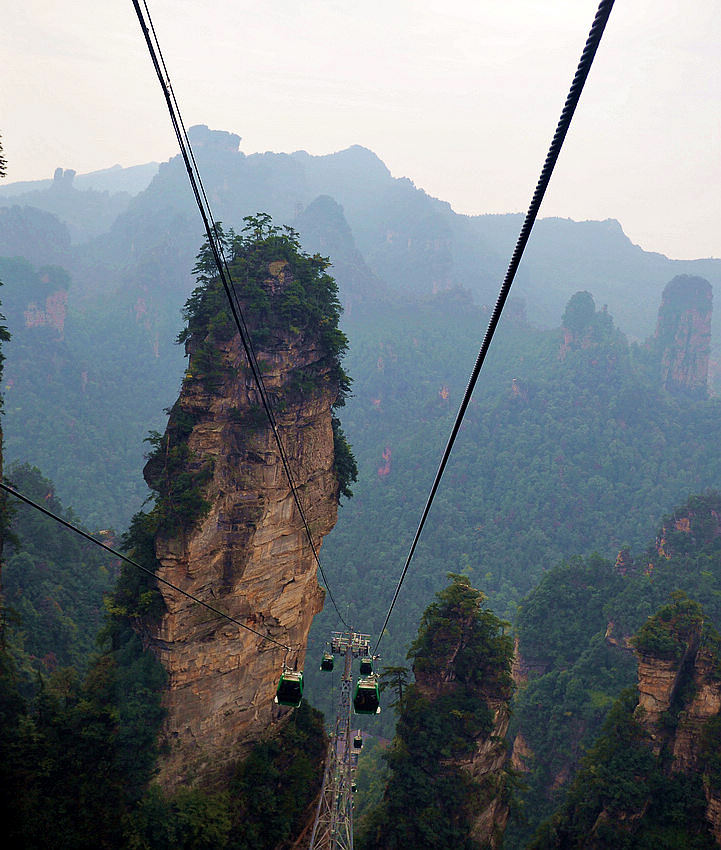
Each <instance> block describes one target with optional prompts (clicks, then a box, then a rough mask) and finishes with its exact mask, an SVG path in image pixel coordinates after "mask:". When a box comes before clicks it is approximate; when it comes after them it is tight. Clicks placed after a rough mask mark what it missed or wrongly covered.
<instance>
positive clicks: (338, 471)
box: [331, 416, 358, 499]
mask: <svg viewBox="0 0 721 850" xmlns="http://www.w3.org/2000/svg"><path fill="white" fill-rule="evenodd" d="M331 423H332V425H333V458H334V459H333V469H334V470H335V476H336V478H337V479H338V487H339V492H340V495H341V496H345V497H346V499H350V497H351V496H352V495H353V491H352V490H351V489H350V485H351V483H352V482H353V481H357V480H358V466H357V465H356V462H355V458H354V457H353V450H352V449H351V447H350V443H349V442H348V440H347V439H346V436H345V434H344V433H343V429H342V428H341V427H340V419H338V417H337V416H334V417H333V418H332V419H331Z"/></svg>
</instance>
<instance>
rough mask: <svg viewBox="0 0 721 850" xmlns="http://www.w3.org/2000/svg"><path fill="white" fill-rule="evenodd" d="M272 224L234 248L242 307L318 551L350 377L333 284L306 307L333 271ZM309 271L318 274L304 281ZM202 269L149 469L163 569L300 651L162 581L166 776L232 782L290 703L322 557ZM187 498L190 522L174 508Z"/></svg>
mask: <svg viewBox="0 0 721 850" xmlns="http://www.w3.org/2000/svg"><path fill="white" fill-rule="evenodd" d="M273 233H275V236H273V239H275V238H276V237H277V239H276V241H278V240H279V241H278V244H277V245H275V247H274V246H273V244H272V239H271V237H270V236H268V235H267V234H266V236H265V238H264V239H260V236H261V235H262V232H258V233H256V236H257V237H258V239H256V244H255V249H254V250H255V253H254V254H253V255H252V256H248V254H249V251H250V249H249V248H248V244H249V243H248V242H247V240H246V243H243V241H242V240H240V241H239V242H238V245H237V246H236V248H235V249H234V251H235V255H236V256H235V261H236V263H237V262H238V260H239V257H238V256H237V255H238V254H239V255H240V261H241V265H239V266H237V268H236V275H237V276H238V277H239V278H241V279H242V278H243V275H244V274H245V288H243V287H241V288H240V295H241V297H240V304H241V308H242V309H243V310H244V311H245V312H246V315H247V317H248V319H247V321H248V324H249V327H250V332H251V336H252V337H253V338H254V340H255V346H256V355H257V359H258V363H259V366H260V369H261V372H262V377H263V381H264V384H265V387H266V390H267V392H268V395H269V397H270V399H271V401H272V402H273V406H274V409H275V418H276V422H277V431H278V435H279V437H280V440H281V443H282V445H283V446H284V448H285V453H286V455H287V460H288V463H289V466H290V469H291V472H292V475H293V478H294V481H295V484H296V486H297V492H298V496H299V498H300V501H301V504H302V505H303V508H304V510H305V514H306V518H307V520H308V523H309V526H310V529H311V532H312V538H313V543H314V545H315V547H316V549H319V548H320V545H321V542H322V539H323V536H324V535H325V534H327V533H328V532H329V531H330V530H331V529H332V528H333V526H334V524H335V522H336V512H337V504H338V495H339V481H338V476H337V475H336V471H335V455H334V428H333V421H332V406H333V405H334V404H336V403H337V402H338V400H339V397H340V395H341V392H342V390H341V384H342V378H343V377H344V376H343V373H342V370H340V369H339V366H338V360H337V356H335V355H334V352H333V351H330V353H329V350H330V349H329V343H328V340H329V336H328V333H327V332H326V333H325V335H324V333H323V328H324V327H326V326H327V325H331V326H332V327H335V324H336V321H337V309H336V307H337V302H335V299H334V296H333V291H334V290H333V291H332V292H330V295H329V298H330V300H329V302H328V303H329V304H330V305H331V314H332V315H330V316H328V315H322V310H321V311H320V312H318V311H317V310H316V311H315V312H316V313H318V315H315V313H313V311H311V312H310V313H309V312H308V311H307V310H306V309H305V305H304V304H303V303H302V302H303V299H306V298H311V299H314V298H315V299H316V300H318V299H317V298H316V296H317V293H314V291H313V286H314V285H315V284H318V281H319V280H320V281H321V282H320V284H318V285H319V286H331V285H332V284H333V282H332V280H331V279H330V278H328V277H327V276H326V275H324V272H323V269H324V268H325V264H323V262H322V261H321V260H320V258H309V257H306V256H305V255H303V256H302V257H301V258H300V259H302V261H303V262H302V264H301V265H302V268H301V269H300V271H299V268H298V262H299V258H298V252H297V250H295V249H294V248H293V246H295V248H297V243H294V241H293V239H292V238H290V239H289V238H287V237H284V236H283V237H280V236H278V234H277V232H276V231H275V229H273ZM272 235H273V234H272V233H271V236H272ZM258 244H260V248H258ZM278 245H280V246H284V250H282V251H280V252H278V250H277V249H278ZM274 256H275V257H278V256H279V258H278V259H272V258H273V257H274ZM243 257H245V260H244V259H243ZM313 262H315V263H316V265H315V266H314V267H313V265H312V264H313ZM309 268H311V270H312V271H313V274H311V275H310V278H308V271H309ZM303 274H305V275H306V278H307V279H309V280H310V284H308V286H306V290H305V291H303ZM201 279H203V278H201ZM204 280H205V286H204V287H202V286H201V287H200V288H199V290H196V292H195V293H194V296H193V297H194V298H195V301H193V298H191V300H190V301H189V302H188V307H187V308H186V318H188V319H189V330H188V332H186V334H185V336H184V339H185V344H186V351H187V353H188V354H189V366H188V372H187V374H186V377H185V380H184V381H183V386H182V390H181V393H180V397H179V399H178V401H177V402H176V404H175V406H174V407H173V408H172V410H171V411H170V417H169V421H168V428H167V430H166V433H165V434H164V435H163V437H162V438H161V439H156V447H155V451H154V453H153V454H152V456H151V457H150V459H149V461H148V464H147V465H146V468H145V476H146V480H147V481H148V483H149V484H150V486H151V487H153V488H154V489H155V490H156V491H157V492H159V493H160V494H161V499H160V505H161V508H162V509H163V510H164V520H163V522H162V523H161V528H160V530H159V531H158V533H157V535H156V538H155V550H156V556H157V560H158V562H159V564H160V567H159V569H158V574H159V576H160V577H161V578H163V579H165V580H166V581H168V582H171V583H172V584H174V585H176V586H178V587H179V588H181V589H182V590H183V591H185V592H186V593H188V594H191V595H192V596H194V597H197V598H199V599H202V600H203V601H205V602H207V603H209V604H211V605H213V606H214V607H216V608H218V609H220V610H222V611H224V612H227V614H229V615H230V616H231V617H233V618H235V619H236V620H238V621H239V622H240V623H243V624H245V625H247V626H248V627H250V628H252V629H254V630H255V631H256V632H259V633H260V634H262V635H268V636H270V637H273V638H275V639H276V640H277V641H278V642H279V643H280V644H285V645H287V646H289V647H291V648H292V650H293V651H292V652H290V653H286V651H285V650H284V649H283V648H282V647H281V646H279V645H278V644H275V643H271V642H269V641H267V640H263V639H262V638H261V637H258V636H256V635H255V634H253V633H251V632H249V631H247V630H245V629H243V628H241V627H240V626H238V625H235V624H234V623H232V622H230V621H229V620H227V619H224V618H220V617H217V616H215V615H214V614H213V613H212V612H210V611H208V610H207V609H206V608H204V607H202V606H200V605H198V604H197V603H196V602H194V601H193V600H192V599H189V598H188V597H186V596H184V595H182V594H180V593H178V592H177V591H174V590H173V589H172V588H169V587H168V586H167V585H162V584H161V585H160V590H161V592H162V595H163V598H164V601H165V607H166V611H165V613H164V614H163V616H162V619H161V620H160V622H159V623H158V624H157V626H156V627H155V628H154V630H153V633H152V639H151V645H152V646H153V647H154V650H155V652H156V654H157V656H158V658H159V659H160V661H161V663H162V664H163V666H164V668H165V669H166V671H167V674H168V684H167V689H166V692H165V694H164V705H165V708H166V709H167V717H166V720H165V724H164V727H163V731H162V733H161V744H163V745H164V747H163V748H162V749H163V752H164V754H163V755H162V756H161V760H160V776H159V780H160V782H161V784H162V785H163V786H164V787H165V788H167V789H172V788H174V787H177V786H178V785H179V784H180V783H182V784H190V785H193V784H196V785H197V784H199V783H203V784H207V783H208V782H210V783H211V784H213V783H215V782H217V781H222V779H223V778H224V777H225V776H227V775H228V773H229V771H230V770H231V769H232V766H233V765H234V764H235V763H236V762H237V761H238V759H239V758H241V757H242V756H243V755H244V754H245V753H246V752H247V750H248V748H249V746H250V745H251V744H252V743H253V742H254V741H257V740H258V739H259V738H260V737H261V736H262V735H263V734H264V733H265V732H266V731H267V730H268V729H269V727H271V726H272V725H273V724H274V723H276V722H278V720H279V718H280V717H281V716H282V715H283V714H287V709H279V708H278V707H277V706H275V705H274V696H275V689H276V685H277V682H278V679H279V676H280V673H281V671H282V669H283V665H284V663H287V664H288V665H290V666H291V667H294V666H296V665H297V669H302V668H303V663H304V656H305V646H306V639H307V635H308V630H309V629H310V625H311V622H312V619H313V616H314V615H315V614H316V613H318V611H320V610H321V607H322V605H323V591H322V590H321V588H320V587H319V585H318V582H317V579H316V568H317V567H316V561H315V559H314V556H313V553H312V550H311V547H310V544H309V542H308V539H307V536H306V532H305V529H304V527H303V523H302V519H301V516H300V514H299V511H298V508H297V506H296V504H295V501H294V496H293V493H292V491H291V488H290V485H289V481H288V477H287V475H286V472H285V470H284V465H283V462H282V460H281V456H280V453H279V450H278V447H277V445H276V441H275V438H274V435H273V430H272V428H271V427H270V425H269V422H268V420H267V418H266V416H265V414H264V412H263V409H262V406H261V404H260V397H259V394H258V389H257V387H256V385H255V383H254V380H253V377H252V374H251V371H250V369H249V367H248V360H247V357H246V353H245V351H244V349H243V345H242V343H241V339H240V336H239V334H238V333H237V331H236V328H235V325H234V323H232V322H231V321H230V316H229V313H228V310H227V303H223V297H224V295H223V294H222V292H220V290H219V284H218V283H217V281H215V282H212V281H211V282H209V281H208V278H207V277H206V278H204ZM313 280H315V284H314V283H313ZM294 299H295V300H294ZM320 300H321V301H322V299H320ZM296 302H299V303H296ZM317 306H318V305H317V304H315V305H314V307H317ZM181 336H182V335H181ZM336 347H337V346H336ZM330 348H332V346H330ZM336 354H337V352H336ZM178 482H180V485H179V483H178ZM181 485H182V486H183V487H185V488H186V490H185V491H182V492H181V489H180V487H181ZM185 508H187V510H188V511H189V512H190V513H191V522H189V523H188V522H185V523H184V522H183V521H182V518H181V519H178V518H177V516H176V515H177V513H178V512H179V511H181V512H182V510H184V509H185ZM193 512H195V514H196V515H193Z"/></svg>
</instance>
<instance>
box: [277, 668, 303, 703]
mask: <svg viewBox="0 0 721 850" xmlns="http://www.w3.org/2000/svg"><path fill="white" fill-rule="evenodd" d="M302 699H303V672H302V671H301V672H296V671H295V670H283V672H282V674H281V676H280V682H278V688H277V690H276V692H275V702H277V703H278V705H289V706H291V707H292V708H298V706H299V705H300V703H301V700H302Z"/></svg>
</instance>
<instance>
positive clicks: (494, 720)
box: [412, 585, 513, 848]
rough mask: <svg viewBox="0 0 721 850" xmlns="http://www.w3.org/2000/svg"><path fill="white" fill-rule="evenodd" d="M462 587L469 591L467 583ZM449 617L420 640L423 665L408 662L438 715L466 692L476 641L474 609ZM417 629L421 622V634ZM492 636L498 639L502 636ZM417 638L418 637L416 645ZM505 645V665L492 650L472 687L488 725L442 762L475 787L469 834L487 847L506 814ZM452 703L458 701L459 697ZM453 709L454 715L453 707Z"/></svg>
mask: <svg viewBox="0 0 721 850" xmlns="http://www.w3.org/2000/svg"><path fill="white" fill-rule="evenodd" d="M467 587H468V588H469V589H470V586H469V585H467ZM451 611H453V609H451ZM461 611H462V613H461ZM427 613H428V612H427ZM444 613H446V612H444ZM446 616H449V615H448V614H446ZM452 616H455V617H457V618H458V622H456V623H452V620H451V623H452V624H450V625H449V624H448V622H449V621H448V620H445V621H443V622H442V624H439V625H437V626H436V625H435V624H433V625H431V626H430V628H429V629H428V633H427V637H426V639H427V640H429V643H428V644H427V645H426V646H425V648H424V650H425V651H428V650H432V654H433V659H432V661H431V662H430V663H429V661H428V659H427V658H426V657H424V656H417V657H416V660H415V663H414V665H413V672H414V675H415V684H416V688H417V689H418V693H419V694H420V695H421V696H422V697H423V698H424V699H426V700H428V703H429V705H430V706H431V708H430V711H431V712H434V713H435V712H438V713H439V714H440V713H441V712H442V711H448V710H449V707H450V706H451V702H450V701H452V700H454V699H458V698H459V697H460V695H461V694H463V693H464V692H466V693H467V691H468V687H469V678H470V677H469V671H468V669H467V667H468V664H469V661H470V658H471V656H469V655H468V652H469V647H470V646H472V645H473V644H474V640H475V641H478V638H477V637H474V636H473V632H474V629H475V628H477V625H475V620H476V617H477V614H476V613H475V612H473V611H472V610H468V609H466V610H463V609H462V607H461V606H459V607H458V609H456V610H455V611H454V612H453V615H452ZM485 616H486V617H487V616H488V615H487V614H486V615H485ZM491 616H492V615H491ZM429 619H430V618H429ZM489 621H490V618H489ZM489 632H490V629H489ZM422 633H423V626H421V635H422ZM495 640H501V641H502V640H503V638H495ZM421 641H422V638H419V641H418V642H417V644H416V645H418V644H419V643H420V642H421ZM508 644H509V645H508V650H509V652H508V657H507V662H508V669H505V667H504V664H503V662H502V661H501V653H498V654H497V655H496V663H497V667H496V669H492V670H491V669H489V670H487V671H484V672H485V675H483V676H481V677H480V682H479V683H478V684H477V686H476V687H474V688H473V691H474V695H475V699H477V700H478V701H480V702H481V703H485V706H486V707H487V709H488V711H489V712H490V718H489V719H490V724H489V728H487V729H486V730H484V731H483V732H481V733H480V734H477V735H476V737H475V740H474V742H473V747H472V748H471V750H470V751H469V752H468V753H467V754H463V755H458V754H456V755H454V756H452V757H450V758H447V759H443V760H442V762H445V763H447V764H448V765H449V766H452V767H453V768H456V769H459V770H460V772H461V774H464V775H465V776H466V777H468V778H470V779H471V780H472V781H473V782H474V783H476V787H477V788H478V789H480V791H479V794H478V796H477V797H476V799H475V800H474V805H473V816H472V819H471V829H470V833H469V834H470V837H471V838H472V839H473V840H474V841H476V842H478V845H479V846H481V847H489V848H496V847H500V846H501V844H502V841H503V832H504V830H505V828H506V824H507V822H508V816H509V806H508V795H507V794H506V793H504V791H505V783H506V781H507V773H506V769H507V766H508V764H509V761H510V753H509V750H508V747H507V746H506V742H505V737H506V733H507V732H508V725H509V722H510V717H511V712H510V699H511V694H512V691H513V686H512V679H511V674H510V673H511V671H510V668H511V663H512V655H511V652H510V641H508ZM499 646H500V643H499ZM412 651H413V650H412ZM475 651H476V652H478V643H476V650H475ZM489 654H491V653H489ZM479 662H480V659H477V660H476V663H479ZM471 663H472V662H471ZM449 700H450V701H449ZM458 704H459V706H460V705H462V704H463V700H462V698H461V699H459V702H458ZM454 713H456V714H457V715H459V716H460V712H459V711H458V710H455V712H454Z"/></svg>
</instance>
